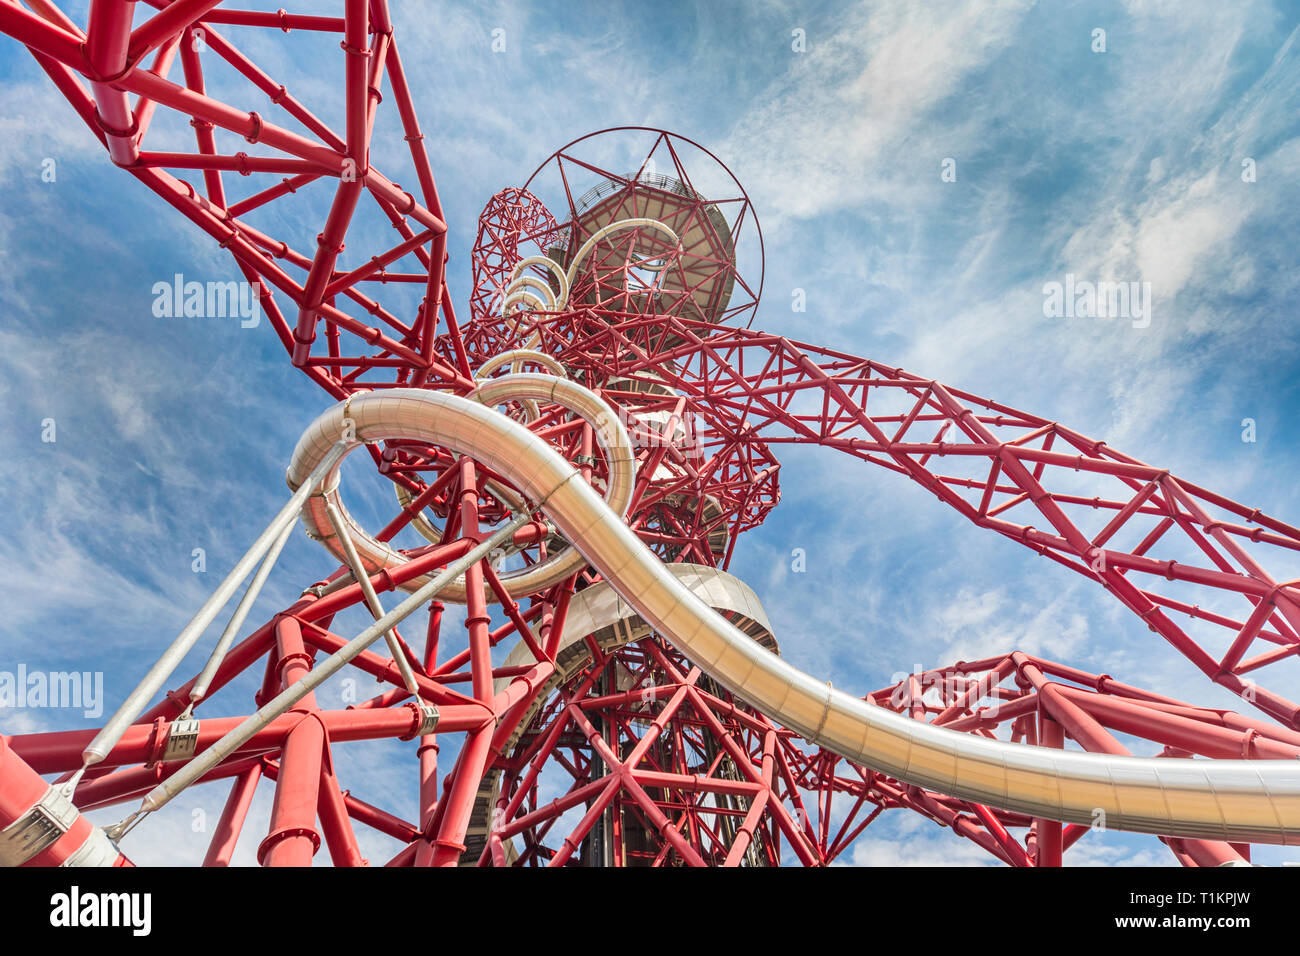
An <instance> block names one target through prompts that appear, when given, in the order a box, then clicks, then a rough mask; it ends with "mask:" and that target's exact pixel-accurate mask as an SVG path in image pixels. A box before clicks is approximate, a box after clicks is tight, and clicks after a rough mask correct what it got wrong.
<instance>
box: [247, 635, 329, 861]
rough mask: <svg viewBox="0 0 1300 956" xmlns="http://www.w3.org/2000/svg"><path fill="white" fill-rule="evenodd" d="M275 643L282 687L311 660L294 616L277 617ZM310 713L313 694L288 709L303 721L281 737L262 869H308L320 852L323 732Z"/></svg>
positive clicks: (313, 706) (260, 857)
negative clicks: (318, 808)
mask: <svg viewBox="0 0 1300 956" xmlns="http://www.w3.org/2000/svg"><path fill="white" fill-rule="evenodd" d="M275 640H276V646H277V647H278V648H279V653H280V684H281V686H282V687H288V686H289V685H290V684H293V683H294V682H295V681H297V680H298V679H299V678H301V677H303V676H305V675H306V674H307V672H308V671H310V670H311V656H310V655H309V654H308V653H307V649H306V647H305V645H304V644H303V640H302V628H301V627H300V626H299V624H298V621H297V620H296V619H295V618H292V617H282V618H280V619H279V620H278V621H277V622H276V625H275ZM315 710H316V695H315V694H308V695H307V696H306V697H304V698H303V699H302V700H301V701H299V702H298V704H297V705H296V706H295V707H294V708H293V710H292V711H291V713H301V714H302V715H303V719H302V720H301V721H299V722H298V724H297V725H296V726H295V727H294V728H293V730H291V731H289V733H288V734H287V735H286V737H285V741H284V750H283V756H282V758H281V761H280V773H279V780H278V781H277V782H276V787H275V805H274V806H273V807H272V809H271V832H270V833H269V834H267V837H266V839H265V840H263V841H262V844H261V846H259V847H258V848H257V860H258V862H259V863H261V864H262V865H263V866H311V858H312V857H313V856H314V855H315V853H316V851H317V850H318V849H320V834H319V833H317V832H316V800H317V796H318V794H319V791H320V778H321V757H322V755H323V753H324V747H325V728H324V726H323V725H322V724H321V722H320V721H319V720H317V719H316V718H315V716H314V712H315Z"/></svg>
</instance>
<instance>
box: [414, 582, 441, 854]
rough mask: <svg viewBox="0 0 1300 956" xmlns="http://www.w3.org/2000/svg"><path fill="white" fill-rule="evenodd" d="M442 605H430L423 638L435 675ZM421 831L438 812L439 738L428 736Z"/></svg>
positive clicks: (423, 746) (423, 744) (423, 745)
mask: <svg viewBox="0 0 1300 956" xmlns="http://www.w3.org/2000/svg"><path fill="white" fill-rule="evenodd" d="M443 610H444V608H443V604H442V602H441V601H434V602H432V603H431V604H430V605H429V629H428V631H427V632H426V634H425V638H424V669H425V671H426V672H427V673H433V670H434V668H435V667H437V665H438V641H439V638H440V636H441V633H442V612H443ZM418 753H419V757H420V818H419V819H420V830H421V831H424V829H425V828H426V827H427V826H429V824H430V822H431V821H432V820H433V814H434V811H435V810H436V809H437V808H438V735H437V734H425V735H424V736H422V737H421V738H420V749H419V751H418Z"/></svg>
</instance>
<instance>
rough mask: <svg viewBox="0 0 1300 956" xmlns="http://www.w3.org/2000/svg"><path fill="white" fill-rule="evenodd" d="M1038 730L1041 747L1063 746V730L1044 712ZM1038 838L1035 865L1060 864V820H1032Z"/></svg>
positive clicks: (1040, 818) (1041, 713) (1040, 715)
mask: <svg viewBox="0 0 1300 956" xmlns="http://www.w3.org/2000/svg"><path fill="white" fill-rule="evenodd" d="M1039 718H1040V719H1039V730H1038V743H1039V746H1042V747H1056V748H1057V749H1058V750H1059V749H1060V748H1062V747H1064V746H1065V730H1064V728H1062V727H1061V725H1060V724H1058V723H1057V722H1056V721H1054V720H1052V719H1051V718H1050V717H1048V716H1047V714H1046V713H1043V712H1041V711H1040V713H1039ZM1034 824H1035V827H1036V831H1037V835H1038V840H1037V843H1038V845H1037V848H1036V853H1035V860H1034V863H1035V865H1036V866H1060V865H1061V856H1062V853H1063V852H1064V851H1063V850H1062V848H1061V821H1060V820H1047V819H1044V818H1042V817H1039V818H1038V819H1037V820H1035V821H1034Z"/></svg>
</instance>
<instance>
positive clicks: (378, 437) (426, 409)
mask: <svg viewBox="0 0 1300 956" xmlns="http://www.w3.org/2000/svg"><path fill="white" fill-rule="evenodd" d="M451 397H452V396H449V395H446V394H444V393H441V392H430V391H426V390H423V389H388V390H385V391H383V392H372V393H368V394H365V395H357V396H354V397H353V398H352V399H350V400H349V401H348V402H345V403H342V404H339V405H336V406H334V408H332V409H330V410H329V411H327V412H325V414H323V415H321V416H320V417H319V418H318V419H316V421H315V422H314V423H313V424H312V425H311V426H310V427H309V428H308V429H307V431H306V432H305V433H304V434H303V437H302V438H301V439H300V440H299V442H298V446H297V448H295V449H294V453H293V457H292V459H291V460H290V464H289V471H288V476H287V479H288V482H289V486H290V487H291V488H294V489H297V487H298V486H299V485H300V484H301V483H302V482H303V481H304V480H305V478H306V476H307V475H309V474H310V473H311V471H312V469H313V468H314V467H315V465H316V463H318V462H319V461H320V459H321V458H322V457H323V456H324V455H325V454H326V453H328V451H329V448H330V446H332V445H333V444H334V443H335V442H336V441H337V439H338V436H339V435H341V434H343V433H344V426H345V420H346V419H349V418H350V419H351V420H352V422H353V423H354V425H353V430H352V433H353V434H354V435H355V443H354V444H353V446H352V447H353V448H355V447H357V446H359V445H360V444H362V443H368V442H377V441H385V440H390V439H401V440H407V441H420V442H427V443H429V444H432V445H438V446H440V447H444V448H450V449H452V450H454V451H459V452H461V453H464V454H468V455H471V456H474V451H473V449H474V448H475V447H476V446H477V444H478V443H477V442H466V441H464V440H463V437H462V436H461V435H460V434H459V433H457V432H454V431H452V430H450V429H448V428H445V427H444V425H443V422H444V420H446V421H451V419H450V418H448V416H445V415H442V416H437V415H433V414H431V408H441V407H443V405H442V403H443V400H445V399H448V398H451ZM526 399H531V400H533V401H541V402H545V403H547V404H554V405H559V406H561V407H562V408H566V409H568V410H569V411H571V412H573V413H574V414H575V415H577V416H578V417H580V418H581V419H583V420H584V421H586V422H587V423H588V424H590V425H591V426H592V427H593V429H594V431H595V438H596V443H597V445H598V446H599V447H600V449H601V451H602V452H603V453H604V455H605V458H606V461H607V463H608V468H609V481H608V484H607V486H606V489H605V495H604V498H603V501H604V502H605V504H606V506H607V507H608V508H609V509H610V510H611V511H612V512H613V513H615V514H617V515H618V516H619V520H620V521H621V520H622V519H623V518H624V516H625V515H626V513H627V507H628V504H629V503H630V501H631V498H632V490H633V485H634V483H635V479H636V459H635V453H634V450H633V448H632V441H631V439H630V438H629V436H628V434H627V429H626V428H624V426H623V423H622V422H621V421H619V419H618V416H617V415H615V414H614V413H613V412H612V411H611V410H610V408H609V406H608V405H606V404H605V402H604V401H602V400H601V399H600V398H599V397H597V396H596V395H595V394H594V393H592V392H590V391H588V390H587V389H586V388H583V387H582V386H581V385H579V384H577V383H576V382H572V381H570V380H568V379H565V378H558V377H556V376H554V375H535V374H528V373H525V374H520V375H507V376H503V377H501V378H495V379H491V380H489V381H486V382H484V383H482V384H481V385H480V386H479V387H478V388H477V389H475V390H474V391H473V392H471V393H470V397H469V398H457V399H456V406H455V407H457V408H459V407H460V406H462V405H468V406H470V407H472V408H474V409H478V410H479V411H480V412H481V413H482V416H484V417H483V418H482V421H483V422H485V423H486V424H484V425H483V427H485V428H488V429H489V430H490V431H496V430H498V429H499V428H502V427H504V426H505V425H507V424H508V425H509V426H510V427H511V428H519V429H523V426H522V425H519V424H517V423H515V422H513V421H511V420H510V419H509V418H507V417H506V416H504V415H502V414H500V413H498V412H496V411H494V410H492V408H491V406H495V405H497V404H500V403H503V402H507V401H521V400H526ZM480 403H481V404H480ZM484 406H489V407H487V408H485V407H484ZM523 430H524V431H527V429H523ZM528 434H530V435H531V434H532V432H528ZM481 437H485V436H481ZM537 441H538V442H539V443H540V445H541V447H544V448H547V449H548V451H551V454H552V455H555V457H556V458H557V459H558V460H560V461H561V462H562V463H563V464H564V466H565V467H566V468H569V466H568V464H567V463H564V462H563V459H559V456H558V455H556V453H555V452H554V451H552V450H551V449H550V446H548V445H547V444H546V443H545V441H543V440H542V439H540V438H539V439H537ZM474 457H476V456H474ZM341 464H342V463H341V461H340V462H339V463H338V464H336V465H335V466H334V468H333V469H332V470H331V471H330V472H329V473H328V474H327V475H326V476H325V477H324V478H323V479H322V480H321V488H322V490H321V491H320V492H319V493H318V494H316V495H313V496H312V497H310V498H308V499H307V503H306V504H305V505H304V506H303V512H302V518H303V523H304V525H305V526H306V528H307V531H308V533H309V534H310V535H312V536H313V537H315V538H317V539H318V540H319V541H321V542H322V543H323V544H324V545H325V547H326V548H328V549H329V551H330V552H331V553H332V554H334V555H335V556H336V557H338V558H339V560H340V561H343V560H344V559H345V558H346V553H345V549H344V547H343V545H342V544H341V542H340V541H339V540H338V538H337V537H336V535H335V533H334V530H333V527H332V525H331V524H330V517H329V505H330V504H332V505H333V506H334V507H335V508H336V509H337V514H338V516H339V519H340V521H339V524H340V527H341V528H342V529H343V533H345V534H346V535H347V536H348V538H349V539H350V540H351V542H352V544H353V546H354V547H355V548H356V551H357V555H358V557H359V558H360V560H361V563H362V565H363V566H364V567H365V568H366V569H367V570H368V571H371V572H374V571H377V570H380V569H382V568H394V567H397V566H400V565H402V564H404V563H406V561H407V558H406V556H405V555H403V554H402V553H401V552H399V551H397V550H395V549H393V548H392V547H390V546H389V545H387V544H385V543H383V542H381V541H378V540H377V539H375V538H374V537H373V536H371V535H370V534H369V532H367V531H366V530H365V529H364V528H362V527H361V526H360V525H359V524H358V523H357V522H356V520H355V519H354V518H353V517H352V516H351V514H349V512H348V510H347V508H346V507H344V505H343V503H342V501H341V500H340V498H339V491H338V474H339V468H340V467H341ZM489 467H490V468H492V469H493V470H494V471H497V473H498V474H505V472H503V471H498V470H497V469H496V467H495V466H491V465H489ZM511 470H512V471H517V470H518V469H517V468H512V469H511ZM570 470H571V469H570ZM593 494H595V492H594V491H593ZM525 495H527V496H528V497H529V499H530V500H533V501H537V500H539V499H537V498H533V497H531V495H528V492H525ZM327 502H328V504H327ZM585 563H586V562H585V561H584V559H583V556H582V554H581V553H580V552H579V551H578V550H577V549H575V548H573V547H566V548H562V549H560V550H559V551H556V552H555V553H554V554H552V555H549V556H548V557H547V558H546V560H545V561H542V562H540V563H538V564H535V565H532V566H530V567H527V568H522V569H517V570H514V571H509V572H506V573H504V574H502V575H501V576H500V577H501V583H502V585H504V587H505V590H506V592H507V593H508V594H509V595H510V596H511V598H519V597H523V596H525V595H528V594H534V593H536V592H538V591H542V590H545V589H546V588H549V587H551V586H553V585H555V584H558V583H559V582H560V581H562V580H564V579H565V578H566V577H568V576H570V575H571V574H573V573H574V572H576V571H577V570H579V569H580V568H581V567H582V566H583V565H584V564H585ZM428 580H429V576H428V575H424V576H421V577H418V578H415V579H413V580H411V581H408V582H406V583H405V584H404V585H402V587H403V589H404V590H406V591H416V590H418V589H419V588H420V586H421V585H423V584H424V583H425V582H427V581H428ZM465 597H466V593H465V581H464V578H463V577H462V578H458V579H457V580H456V581H455V582H454V583H453V584H451V585H449V586H448V587H447V588H446V590H444V591H443V592H442V594H441V596H440V600H443V601H447V602H450V603H464V601H465ZM487 598H488V600H489V601H494V600H496V595H495V593H494V592H492V591H490V590H489V591H487Z"/></svg>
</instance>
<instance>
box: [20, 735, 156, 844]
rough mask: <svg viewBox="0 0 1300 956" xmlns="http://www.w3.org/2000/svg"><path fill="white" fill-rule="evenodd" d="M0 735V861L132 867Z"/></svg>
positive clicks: (105, 837)
mask: <svg viewBox="0 0 1300 956" xmlns="http://www.w3.org/2000/svg"><path fill="white" fill-rule="evenodd" d="M52 789H53V788H52V787H51V786H50V785H49V784H48V783H46V782H45V781H44V780H43V779H41V775H40V774H38V773H37V772H36V771H35V770H33V769H32V768H31V767H29V766H28V765H27V764H26V763H25V762H24V761H23V759H22V758H21V757H19V756H18V755H17V754H16V753H14V752H13V751H12V750H10V749H9V743H8V741H7V740H6V739H5V738H4V737H0V866H130V865H131V862H130V861H129V860H128V859H127V858H126V857H124V856H123V855H122V853H121V852H120V851H119V850H118V849H117V847H116V846H114V845H113V844H112V842H111V841H110V840H109V839H108V837H107V836H105V835H104V831H103V830H101V829H99V828H98V827H96V826H94V825H93V824H92V823H91V822H90V821H89V820H87V819H86V818H85V817H84V816H83V815H82V814H81V812H80V811H78V810H77V808H76V807H75V806H73V805H72V803H71V802H69V801H68V800H66V799H65V798H62V797H59V796H57V795H56V794H54V793H51V790H52Z"/></svg>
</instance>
